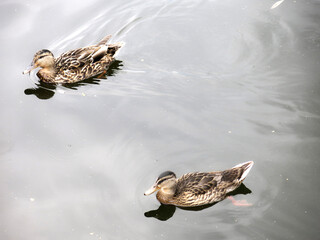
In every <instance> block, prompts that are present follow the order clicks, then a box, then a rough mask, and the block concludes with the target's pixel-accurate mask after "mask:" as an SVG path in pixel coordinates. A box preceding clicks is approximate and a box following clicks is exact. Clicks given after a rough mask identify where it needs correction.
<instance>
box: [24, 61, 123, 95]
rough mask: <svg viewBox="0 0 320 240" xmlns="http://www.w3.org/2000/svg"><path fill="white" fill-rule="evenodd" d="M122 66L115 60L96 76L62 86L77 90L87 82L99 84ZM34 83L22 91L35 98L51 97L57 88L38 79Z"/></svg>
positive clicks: (120, 62)
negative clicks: (31, 86)
mask: <svg viewBox="0 0 320 240" xmlns="http://www.w3.org/2000/svg"><path fill="white" fill-rule="evenodd" d="M122 66H123V65H122V61H119V60H115V61H114V62H113V63H112V64H111V65H110V66H109V68H108V70H106V71H105V72H103V73H101V74H99V75H98V76H96V77H92V78H88V79H86V80H83V81H80V82H76V83H69V84H63V85H62V86H64V87H65V88H69V89H71V90H77V89H78V88H79V87H81V86H85V85H88V84H96V85H99V84H100V82H101V81H102V80H103V79H107V77H110V76H114V75H115V74H116V73H117V72H118V70H121V67H122ZM35 85H36V87H34V88H27V89H25V90H24V93H25V94H26V95H35V96H36V97H37V98H39V99H43V100H46V99H50V98H52V97H53V96H54V95H55V93H56V89H57V85H56V84H52V83H45V82H42V81H39V82H38V83H36V84H35Z"/></svg>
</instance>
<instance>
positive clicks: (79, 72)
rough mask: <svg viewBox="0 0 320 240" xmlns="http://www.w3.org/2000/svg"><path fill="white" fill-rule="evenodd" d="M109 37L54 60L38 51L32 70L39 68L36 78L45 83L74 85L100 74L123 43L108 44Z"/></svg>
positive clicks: (45, 53)
mask: <svg viewBox="0 0 320 240" xmlns="http://www.w3.org/2000/svg"><path fill="white" fill-rule="evenodd" d="M110 37H111V35H108V36H106V37H105V38H103V39H102V40H101V41H100V42H99V43H98V44H96V45H93V46H88V47H83V48H79V49H75V50H71V51H68V52H65V53H63V54H61V56H60V57H58V58H54V56H53V54H52V53H51V52H50V51H49V50H46V49H43V50H40V51H38V52H37V53H36V54H35V56H34V58H33V62H32V63H33V64H32V68H31V69H30V70H27V71H25V72H24V73H28V72H30V71H31V70H32V69H34V68H37V67H41V68H42V69H40V70H39V71H38V72H37V76H38V77H39V79H40V80H41V81H43V82H47V83H74V82H79V81H82V80H85V79H87V78H90V77H93V76H96V75H98V74H100V73H102V72H103V71H104V70H106V68H107V67H108V66H109V65H110V64H111V63H112V62H113V61H114V54H115V53H116V52H117V50H118V49H119V48H121V47H122V45H123V43H115V44H109V45H107V46H106V43H107V41H108V40H109V39H110Z"/></svg>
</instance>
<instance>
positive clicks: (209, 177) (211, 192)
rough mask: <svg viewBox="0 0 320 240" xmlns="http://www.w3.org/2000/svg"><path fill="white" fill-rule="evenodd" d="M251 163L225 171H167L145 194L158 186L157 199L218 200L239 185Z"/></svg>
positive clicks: (201, 202) (170, 201) (190, 203)
mask: <svg viewBox="0 0 320 240" xmlns="http://www.w3.org/2000/svg"><path fill="white" fill-rule="evenodd" d="M252 165H253V162H252V161H250V162H246V163H242V164H239V165H237V166H235V167H233V168H231V169H228V170H225V171H218V172H193V173H187V174H184V175H183V176H181V177H180V178H178V179H177V178H176V177H175V174H174V173H173V172H170V171H168V172H165V173H163V174H162V175H160V176H159V178H158V179H157V181H156V183H155V184H154V185H153V186H152V188H151V189H150V190H148V191H147V192H146V193H145V195H149V194H151V193H153V192H155V191H157V190H159V191H158V193H157V199H158V200H159V202H161V203H163V204H171V205H176V206H181V207H193V206H201V205H205V204H210V203H214V202H218V201H221V200H223V199H224V198H225V197H226V195H227V193H229V192H231V191H233V190H235V189H236V188H238V187H239V186H240V184H241V183H242V182H243V180H244V179H245V177H246V176H247V174H248V173H249V171H250V169H251V167H252Z"/></svg>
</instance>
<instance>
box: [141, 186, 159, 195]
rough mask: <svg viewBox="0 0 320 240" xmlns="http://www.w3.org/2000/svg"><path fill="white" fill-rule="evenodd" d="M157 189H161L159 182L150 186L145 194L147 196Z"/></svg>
mask: <svg viewBox="0 0 320 240" xmlns="http://www.w3.org/2000/svg"><path fill="white" fill-rule="evenodd" d="M157 190H159V188H158V186H157V184H154V185H153V186H152V187H151V188H149V189H148V190H147V191H146V192H145V193H144V195H145V196H148V195H150V194H152V193H154V192H156V191H157Z"/></svg>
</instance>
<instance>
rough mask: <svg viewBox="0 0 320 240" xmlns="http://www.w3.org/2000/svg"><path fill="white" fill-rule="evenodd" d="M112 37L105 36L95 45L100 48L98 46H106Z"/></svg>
mask: <svg viewBox="0 0 320 240" xmlns="http://www.w3.org/2000/svg"><path fill="white" fill-rule="evenodd" d="M111 36H112V35H108V36H105V37H104V38H103V39H102V40H101V41H100V42H99V43H98V44H97V45H98V46H100V45H106V44H107V42H108V41H109V40H110V38H111Z"/></svg>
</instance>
